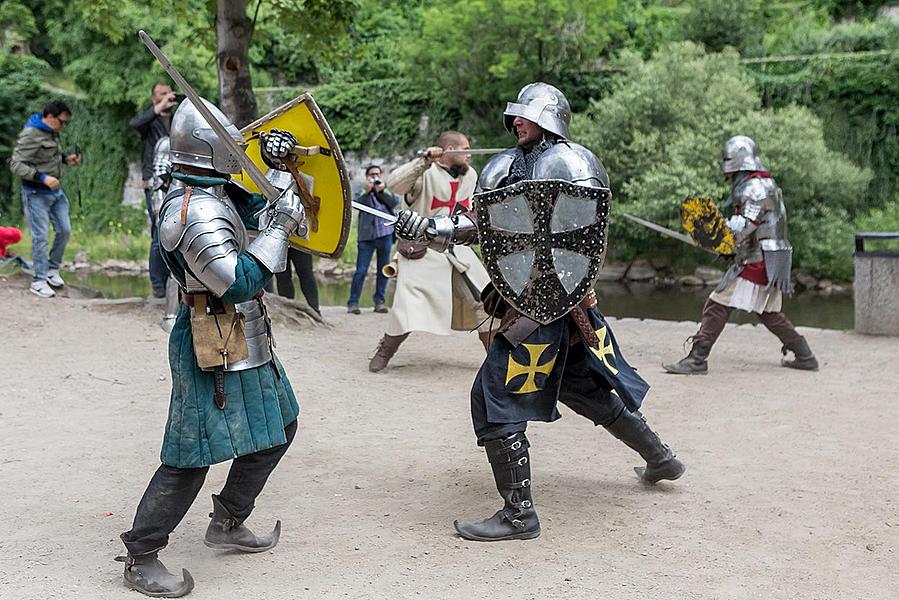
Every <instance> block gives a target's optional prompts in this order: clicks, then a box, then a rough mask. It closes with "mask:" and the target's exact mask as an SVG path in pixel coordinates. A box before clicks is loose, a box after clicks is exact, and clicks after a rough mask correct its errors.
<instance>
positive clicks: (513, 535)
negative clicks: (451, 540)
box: [453, 432, 540, 542]
mask: <svg viewBox="0 0 899 600" xmlns="http://www.w3.org/2000/svg"><path fill="white" fill-rule="evenodd" d="M529 447H530V444H529V443H528V438H527V437H526V436H525V435H524V433H523V432H522V433H515V434H513V435H511V436H509V437H507V438H506V439H504V440H493V441H490V442H487V443H485V444H484V448H485V449H486V450H487V460H489V461H490V466H491V467H493V478H494V479H495V480H496V489H497V490H498V491H499V495H500V496H502V497H503V500H504V501H505V505H504V506H503V508H502V509H500V510H498V511H497V512H496V514H495V515H493V516H492V517H490V518H489V519H484V520H483V521H477V522H475V523H460V522H459V521H456V522H454V523H453V525H454V526H455V527H456V531H458V532H459V535H461V536H462V537H464V538H465V539H467V540H474V541H478V542H496V541H500V540H530V539H533V538H535V537H537V536H538V535H540V521H539V520H538V519H537V511H536V510H534V501H533V499H532V498H531V458H530V456H529V454H528V448H529Z"/></svg>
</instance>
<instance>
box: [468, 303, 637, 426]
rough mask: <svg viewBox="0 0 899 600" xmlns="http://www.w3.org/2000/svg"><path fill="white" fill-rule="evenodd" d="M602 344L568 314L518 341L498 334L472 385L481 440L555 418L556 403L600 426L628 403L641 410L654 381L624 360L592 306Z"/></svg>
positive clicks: (592, 318)
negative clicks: (592, 341)
mask: <svg viewBox="0 0 899 600" xmlns="http://www.w3.org/2000/svg"><path fill="white" fill-rule="evenodd" d="M587 315H588V317H589V318H590V322H591V324H592V325H593V328H594V330H595V331H596V334H597V337H598V338H599V348H591V347H589V346H588V345H587V344H586V342H584V340H583V339H582V340H581V342H580V343H578V344H574V345H571V338H572V335H574V334H575V332H577V335H580V330H579V329H578V328H577V326H576V325H575V324H574V322H573V321H572V320H571V319H570V318H569V317H567V316H566V317H564V318H562V319H558V320H556V321H553V322H552V323H549V324H547V325H541V326H540V327H538V328H537V329H536V330H534V332H533V333H531V334H530V335H529V336H528V337H527V338H526V339H525V340H524V341H523V342H522V343H521V344H519V345H518V346H517V347H514V348H513V347H512V345H511V344H510V343H509V342H508V341H507V340H506V339H505V338H504V337H502V335H498V336H497V337H496V339H495V340H494V342H493V344H491V346H490V349H489V351H488V352H487V358H486V359H485V360H484V364H482V365H481V368H480V370H479V371H478V374H477V377H476V378H475V381H474V385H473V386H472V389H471V414H472V421H473V425H474V429H475V433H476V434H477V436H478V442H479V443H481V444H483V442H485V441H487V440H490V439H499V438H502V437H506V436H507V435H511V434H512V433H515V432H517V431H524V429H525V428H526V426H527V422H528V421H545V422H550V421H555V420H556V419H558V418H559V417H560V416H561V415H560V414H559V411H558V408H557V402H559V401H561V402H563V403H564V404H566V405H568V406H569V407H570V408H572V409H573V410H574V411H575V412H577V413H578V414H580V415H582V416H584V417H587V418H589V419H591V420H592V421H593V422H594V424H596V425H605V424H608V423H611V422H612V421H614V420H615V419H616V418H617V417H618V415H620V413H621V411H622V410H630V411H631V412H636V411H637V410H639V408H640V405H641V404H642V402H643V398H644V397H645V396H646V393H647V392H648V391H649V384H648V383H646V381H645V380H644V379H643V378H642V377H640V376H639V375H638V374H637V371H636V369H634V368H633V367H632V366H631V365H630V364H629V363H628V362H627V360H625V358H624V356H623V355H622V354H621V350H620V348H619V347H618V342H617V341H616V340H615V336H614V334H613V333H612V330H611V328H609V326H608V323H607V322H606V320H605V319H604V318H603V316H602V314H600V312H599V311H598V310H596V309H595V308H594V309H591V310H588V311H587Z"/></svg>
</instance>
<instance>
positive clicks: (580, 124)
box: [573, 43, 871, 279]
mask: <svg viewBox="0 0 899 600" xmlns="http://www.w3.org/2000/svg"><path fill="white" fill-rule="evenodd" d="M622 64H625V65H626V68H627V74H626V75H625V76H624V77H622V79H621V80H620V81H619V83H618V85H617V86H616V88H615V90H614V92H613V93H612V94H611V95H610V96H609V97H607V98H605V99H603V100H601V101H598V102H594V103H592V104H591V106H590V109H589V111H588V112H587V114H583V115H576V117H575V119H574V132H573V137H574V138H575V139H579V140H581V141H582V142H583V143H584V144H585V145H587V146H588V147H590V148H591V149H593V150H594V151H595V152H596V153H597V155H598V156H600V157H601V158H602V159H603V160H604V161H605V164H606V166H607V167H608V168H609V172H610V173H611V176H612V187H613V190H614V191H615V193H616V204H619V205H620V208H621V209H622V210H627V211H629V212H633V213H636V214H639V215H641V216H644V217H645V218H647V219H649V220H651V221H655V222H657V223H661V224H666V225H668V226H669V227H671V228H673V229H679V228H680V224H679V217H678V206H679V204H680V201H681V200H682V199H683V198H684V197H685V196H687V195H706V196H713V197H717V198H719V199H721V198H723V197H725V196H726V194H727V192H728V189H727V186H726V185H725V184H724V180H723V178H722V176H721V173H720V171H719V169H718V164H717V161H718V156H720V152H721V145H722V143H723V142H724V141H725V140H726V139H728V138H729V137H731V136H733V135H737V134H745V135H749V136H751V137H753V138H754V139H755V140H756V141H757V142H758V143H759V146H760V148H761V150H762V157H763V159H764V160H765V161H766V164H767V165H768V167H769V168H770V170H771V171H772V172H773V173H774V174H775V177H776V179H777V181H778V184H779V185H780V186H781V187H782V188H783V190H784V195H785V201H786V204H787V212H788V215H789V221H790V237H791V241H792V242H793V243H794V245H795V246H796V248H797V251H796V263H797V266H805V267H807V268H810V269H813V270H815V271H816V272H818V273H821V274H826V275H830V276H833V277H839V278H844V279H845V278H846V277H848V275H849V274H851V255H852V250H851V235H850V234H851V229H852V220H851V219H852V217H854V215H855V214H857V213H858V212H859V211H860V210H866V204H865V193H866V188H867V185H868V183H869V181H870V179H871V174H870V172H869V171H867V170H864V169H860V168H858V167H857V166H855V165H854V164H852V163H851V162H850V161H848V160H847V159H846V157H845V156H843V155H842V154H840V153H838V152H835V151H833V150H831V149H829V148H828V147H827V145H826V144H825V141H824V135H823V127H822V123H821V120H820V119H819V118H817V117H816V116H815V115H813V114H812V113H811V112H810V111H809V110H808V109H806V108H802V107H797V106H791V107H787V108H785V109H782V110H776V111H774V110H762V109H760V105H761V101H760V98H759V96H758V93H757V92H756V91H755V89H754V86H753V83H752V79H751V78H750V77H749V75H748V74H747V73H746V72H745V71H744V70H743V69H742V68H741V66H740V64H739V57H738V56H737V55H736V53H734V52H732V51H725V52H723V53H717V54H706V53H705V52H704V51H703V50H702V49H701V48H699V47H698V46H696V45H695V44H691V43H679V44H673V45H671V46H669V47H667V48H664V49H663V50H660V51H659V52H658V53H657V54H655V55H654V56H653V58H652V59H651V60H648V61H644V60H642V59H640V58H639V57H637V56H635V55H633V54H631V55H628V56H625V57H624V58H623V62H622ZM835 182H839V184H838V185H836V184H835ZM615 227H616V228H617V229H616V230H615V231H614V232H613V234H612V239H615V240H616V243H618V244H622V243H623V244H624V245H626V247H627V250H628V251H627V252H625V253H624V254H625V255H628V254H632V253H653V252H654V251H655V252H657V249H659V248H661V249H665V250H667V249H669V248H671V246H670V245H669V244H668V242H664V243H661V244H660V242H659V239H658V236H657V234H655V233H653V232H650V231H649V230H645V229H643V228H638V227H637V226H633V225H631V224H629V223H627V224H622V223H620V222H617V223H616V225H615Z"/></svg>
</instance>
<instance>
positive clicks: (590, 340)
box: [568, 305, 599, 348]
mask: <svg viewBox="0 0 899 600" xmlns="http://www.w3.org/2000/svg"><path fill="white" fill-rule="evenodd" d="M568 314H569V315H571V318H572V320H573V321H574V324H575V325H577V328H578V330H579V331H580V332H581V337H582V338H583V340H584V342H585V343H586V344H587V345H588V346H590V347H591V348H599V338H598V337H596V331H594V330H593V324H592V323H591V322H590V317H588V316H587V311H586V310H584V308H583V306H581V305H578V306H575V307H574V308H572V309H571V312H569V313H568Z"/></svg>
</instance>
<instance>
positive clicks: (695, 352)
mask: <svg viewBox="0 0 899 600" xmlns="http://www.w3.org/2000/svg"><path fill="white" fill-rule="evenodd" d="M711 351H712V345H711V344H709V343H708V342H700V341H694V342H693V347H692V348H690V353H689V354H687V356H685V357H684V358H682V359H680V360H679V361H677V362H676V363H673V364H668V365H664V364H663V365H662V367H664V369H665V370H666V371H668V372H669V373H674V374H675V375H705V374H706V373H708V372H709V363H708V358H709V352H711Z"/></svg>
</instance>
